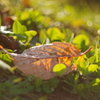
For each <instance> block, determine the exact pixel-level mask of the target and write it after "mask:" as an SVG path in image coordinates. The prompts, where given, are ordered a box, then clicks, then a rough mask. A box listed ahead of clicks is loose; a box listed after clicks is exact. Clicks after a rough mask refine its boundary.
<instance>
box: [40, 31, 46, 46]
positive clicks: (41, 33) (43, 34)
mask: <svg viewBox="0 0 100 100" xmlns="http://www.w3.org/2000/svg"><path fill="white" fill-rule="evenodd" d="M39 40H40V42H41V43H42V44H44V43H45V41H46V34H45V33H44V31H43V30H41V31H40V35H39Z"/></svg>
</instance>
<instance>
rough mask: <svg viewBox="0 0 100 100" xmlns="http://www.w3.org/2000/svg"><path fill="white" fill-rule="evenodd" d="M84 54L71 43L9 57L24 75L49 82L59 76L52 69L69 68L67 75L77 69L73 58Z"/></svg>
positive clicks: (54, 44) (61, 43) (29, 50)
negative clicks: (61, 64)
mask: <svg viewBox="0 0 100 100" xmlns="http://www.w3.org/2000/svg"><path fill="white" fill-rule="evenodd" d="M90 49H91V48H89V49H88V50H87V51H85V52H84V53H86V52H88V51H89V50H90ZM84 53H81V51H80V50H79V49H78V48H77V47H75V46H74V45H73V44H71V43H64V42H54V43H52V44H45V45H40V46H35V47H32V48H29V49H26V50H25V51H24V52H23V53H22V54H16V53H9V55H10V56H11V57H12V58H13V62H14V64H15V66H16V67H17V68H18V69H19V70H21V71H22V72H23V73H24V74H26V75H34V76H35V77H41V79H43V80H47V79H50V78H53V77H56V76H57V75H56V74H55V73H54V72H53V71H52V69H53V67H54V66H55V65H56V64H58V63H63V64H65V65H66V66H67V70H66V73H65V74H68V73H69V72H71V71H73V70H75V69H76V67H75V66H73V65H71V61H72V59H73V57H77V56H81V55H83V54H84Z"/></svg>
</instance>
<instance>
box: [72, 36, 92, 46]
mask: <svg viewBox="0 0 100 100" xmlns="http://www.w3.org/2000/svg"><path fill="white" fill-rule="evenodd" d="M89 42H90V41H89V38H88V36H87V35H85V34H79V35H77V36H76V37H75V38H74V40H73V43H74V44H76V45H78V46H82V45H83V46H86V45H88V44H89Z"/></svg>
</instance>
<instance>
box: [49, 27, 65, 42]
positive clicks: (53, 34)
mask: <svg viewBox="0 0 100 100" xmlns="http://www.w3.org/2000/svg"><path fill="white" fill-rule="evenodd" d="M47 36H48V38H49V39H50V41H57V40H59V41H63V40H64V39H65V38H66V34H64V33H62V32H61V31H60V30H59V29H58V28H49V29H48V30H47Z"/></svg>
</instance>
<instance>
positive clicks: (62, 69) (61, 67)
mask: <svg viewBox="0 0 100 100" xmlns="http://www.w3.org/2000/svg"><path fill="white" fill-rule="evenodd" d="M53 72H54V73H56V74H57V75H58V76H62V75H63V74H64V73H65V72H66V65H64V64H62V63H60V64H56V65H55V66H54V67H53Z"/></svg>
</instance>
